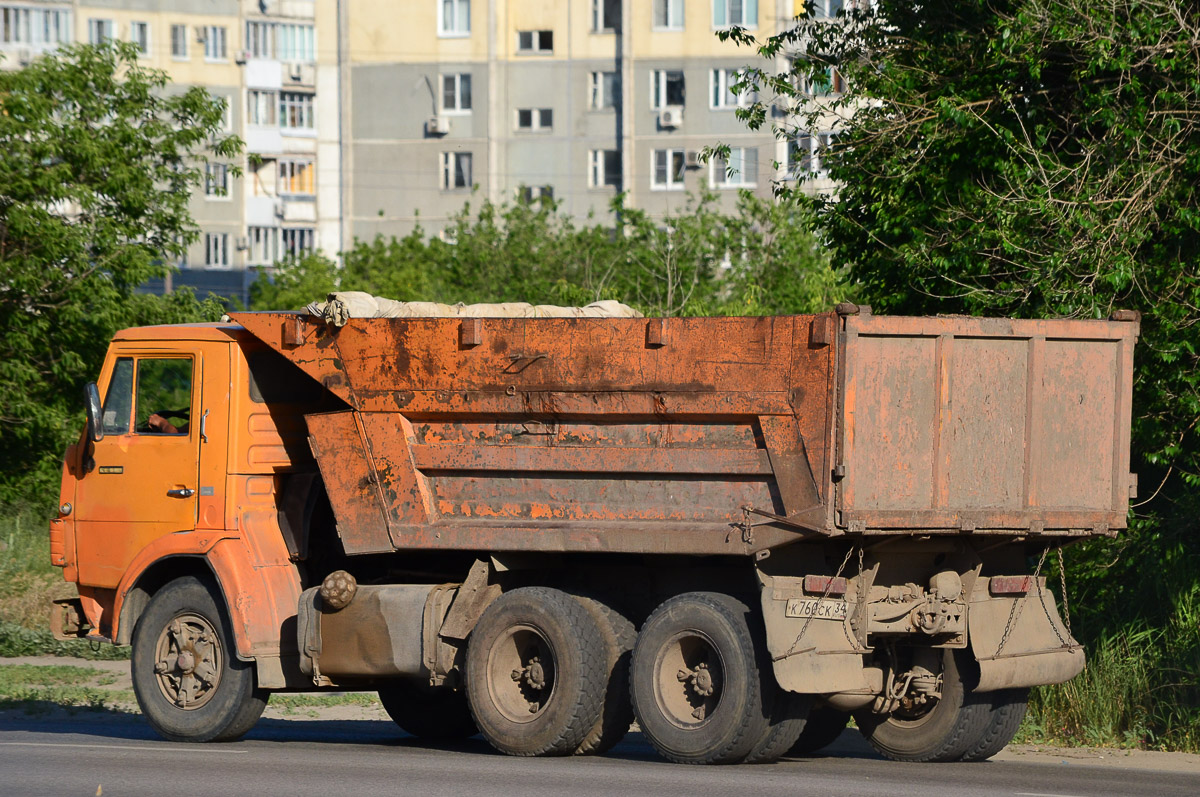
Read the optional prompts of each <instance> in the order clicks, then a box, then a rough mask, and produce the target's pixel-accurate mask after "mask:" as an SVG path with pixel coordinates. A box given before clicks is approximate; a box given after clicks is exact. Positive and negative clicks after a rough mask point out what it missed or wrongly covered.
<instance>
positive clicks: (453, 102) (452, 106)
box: [442, 72, 471, 111]
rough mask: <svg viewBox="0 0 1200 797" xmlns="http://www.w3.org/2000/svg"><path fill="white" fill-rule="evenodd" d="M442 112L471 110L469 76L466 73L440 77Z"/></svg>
mask: <svg viewBox="0 0 1200 797" xmlns="http://www.w3.org/2000/svg"><path fill="white" fill-rule="evenodd" d="M442 110H443V111H469V110H471V76H470V75H469V74H467V73H465V72H464V73H462V74H457V75H442Z"/></svg>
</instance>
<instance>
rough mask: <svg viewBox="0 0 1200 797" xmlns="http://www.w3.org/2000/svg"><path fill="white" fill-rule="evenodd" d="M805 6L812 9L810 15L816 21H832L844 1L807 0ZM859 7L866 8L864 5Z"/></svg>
mask: <svg viewBox="0 0 1200 797" xmlns="http://www.w3.org/2000/svg"><path fill="white" fill-rule="evenodd" d="M807 4H808V5H809V6H810V7H811V8H812V15H813V16H814V17H816V18H817V19H833V18H834V17H836V16H837V15H838V13H839V12H840V11H841V10H842V7H843V6H844V5H845V2H844V0H807ZM860 5H861V7H863V8H865V7H866V3H861V4H860Z"/></svg>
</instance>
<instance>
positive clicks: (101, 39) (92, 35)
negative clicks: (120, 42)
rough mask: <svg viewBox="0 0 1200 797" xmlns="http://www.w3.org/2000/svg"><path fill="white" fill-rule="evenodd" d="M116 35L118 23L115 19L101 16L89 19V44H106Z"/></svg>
mask: <svg viewBox="0 0 1200 797" xmlns="http://www.w3.org/2000/svg"><path fill="white" fill-rule="evenodd" d="M116 35H117V23H116V21H115V20H111V19H102V18H100V17H90V18H89V19H88V44H104V43H105V42H110V41H112V40H113V39H114V38H116Z"/></svg>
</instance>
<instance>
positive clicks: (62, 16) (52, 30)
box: [0, 3, 74, 52]
mask: <svg viewBox="0 0 1200 797" xmlns="http://www.w3.org/2000/svg"><path fill="white" fill-rule="evenodd" d="M72 31H73V29H72V27H71V11H70V9H66V8H37V7H32V8H31V7H29V6H14V5H9V4H7V3H6V4H4V5H3V6H0V45H6V44H7V45H20V46H22V47H28V48H29V49H31V50H34V51H36V52H46V51H47V50H52V49H54V48H55V47H57V46H58V45H60V44H67V43H69V42H71V40H72V39H73V38H74V36H73V34H72Z"/></svg>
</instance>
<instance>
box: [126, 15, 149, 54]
mask: <svg viewBox="0 0 1200 797" xmlns="http://www.w3.org/2000/svg"><path fill="white" fill-rule="evenodd" d="M129 41H131V42H133V45H134V46H135V47H137V51H138V55H149V54H150V25H149V24H148V23H145V22H130V23H129Z"/></svg>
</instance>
